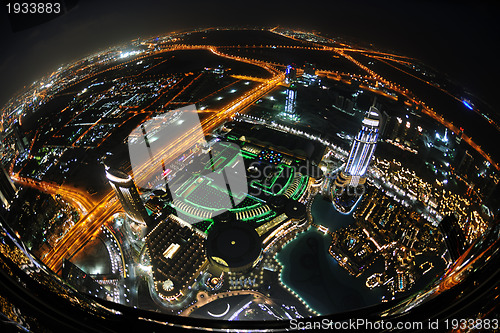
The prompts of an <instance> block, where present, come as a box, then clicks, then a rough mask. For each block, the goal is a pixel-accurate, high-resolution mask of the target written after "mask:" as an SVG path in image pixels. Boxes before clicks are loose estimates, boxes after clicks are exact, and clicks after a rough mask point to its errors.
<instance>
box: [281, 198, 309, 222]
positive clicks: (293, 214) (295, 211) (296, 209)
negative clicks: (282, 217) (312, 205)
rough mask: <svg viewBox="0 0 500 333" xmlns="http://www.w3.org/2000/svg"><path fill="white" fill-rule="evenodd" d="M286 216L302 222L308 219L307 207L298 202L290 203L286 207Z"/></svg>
mask: <svg viewBox="0 0 500 333" xmlns="http://www.w3.org/2000/svg"><path fill="white" fill-rule="evenodd" d="M285 214H286V216H288V217H289V218H291V219H296V220H301V219H303V218H305V217H306V206H305V205H304V204H303V203H300V202H298V201H290V202H289V203H288V204H287V205H286V206H285Z"/></svg>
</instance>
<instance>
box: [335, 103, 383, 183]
mask: <svg viewBox="0 0 500 333" xmlns="http://www.w3.org/2000/svg"><path fill="white" fill-rule="evenodd" d="M379 125H380V114H379V112H378V110H377V108H375V107H374V106H371V107H370V110H368V112H367V113H366V115H365V118H364V119H363V122H362V127H361V131H360V132H359V133H358V135H357V136H356V138H355V139H354V142H353V144H352V147H351V151H350V153H349V157H348V159H347V163H346V166H345V168H344V170H343V171H342V172H341V173H340V174H339V176H338V177H337V179H336V180H335V185H337V186H341V187H345V186H352V187H356V186H358V185H360V184H364V182H365V181H366V177H365V173H366V170H367V169H368V165H369V164H370V161H371V159H372V157H373V152H374V151H375V146H376V144H377V138H378V132H379Z"/></svg>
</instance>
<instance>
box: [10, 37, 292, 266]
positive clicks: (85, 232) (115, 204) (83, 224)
mask: <svg viewBox="0 0 500 333" xmlns="http://www.w3.org/2000/svg"><path fill="white" fill-rule="evenodd" d="M193 48H194V49H199V48H206V49H209V50H210V51H211V52H213V53H214V54H216V55H218V56H221V57H225V58H230V59H233V60H237V61H242V62H246V63H249V64H253V65H256V66H260V67H262V68H264V69H266V70H267V71H268V72H269V73H271V74H272V77H271V78H270V79H267V80H265V81H264V82H263V83H262V84H260V85H258V86H257V87H255V88H254V89H252V90H250V91H249V92H247V93H246V94H244V95H242V96H239V97H237V98H236V99H234V100H233V101H231V102H230V103H228V104H227V105H225V106H224V107H222V108H221V109H219V110H212V111H213V112H212V114H210V115H209V116H208V117H206V118H205V119H204V120H203V121H202V122H201V125H202V128H203V130H204V132H206V133H209V132H211V131H212V130H213V129H214V128H216V127H217V126H219V125H220V124H221V123H222V122H223V121H225V120H226V119H228V118H230V117H232V116H233V115H234V114H235V113H236V112H242V111H243V110H244V109H245V108H246V107H247V106H249V105H250V104H252V103H254V102H255V101H256V100H258V99H260V98H262V96H264V95H266V94H267V93H269V92H270V91H271V90H272V89H274V88H275V87H277V86H278V85H279V84H280V83H281V82H282V81H283V80H284V78H285V76H284V73H282V72H280V71H278V70H277V69H276V68H274V67H273V66H272V65H269V64H267V63H264V62H261V61H253V60H246V59H242V58H239V57H236V56H231V55H227V54H224V53H221V52H219V51H218V50H217V49H216V48H215V47H207V46H203V47H199V46H194V47H193ZM173 49H175V50H177V49H189V47H188V46H180V47H175V48H171V49H168V50H162V52H168V51H171V50H173ZM135 60H137V58H136V59H135ZM108 70H110V69H108ZM106 71H107V70H106ZM195 79H196V78H195ZM193 81H194V80H193ZM193 81H192V82H193ZM192 82H191V83H192ZM191 83H190V84H191ZM178 95H179V94H178ZM172 100H173V99H172ZM153 103H154V101H153ZM153 103H151V104H150V105H152V104H153ZM197 130H198V129H197V128H192V129H190V130H188V131H186V132H185V133H184V134H183V135H181V136H180V137H178V138H177V139H176V140H175V141H174V142H173V143H172V144H171V145H169V146H168V147H165V148H164V149H163V150H161V151H159V152H158V153H157V154H156V156H154V157H153V158H152V159H151V160H152V161H154V162H155V163H151V161H149V162H150V163H146V164H145V165H142V166H141V167H140V168H139V169H138V172H136V174H135V175H134V176H135V181H136V182H140V181H141V180H143V179H147V178H148V177H149V176H151V174H153V173H155V172H157V168H156V166H157V164H156V163H159V162H161V161H163V163H165V164H168V163H170V162H171V161H172V160H173V159H174V158H175V157H177V156H179V155H180V154H181V153H183V152H184V151H186V150H187V149H189V148H191V147H192V146H193V145H194V144H195V143H196V141H197V140H199V138H197V137H196V136H194V135H193V134H194V133H196V131H197ZM15 180H16V181H19V182H20V183H22V184H25V185H29V186H32V187H35V188H37V189H39V190H41V191H44V192H48V193H54V194H55V193H58V194H60V195H61V197H62V198H64V199H65V200H67V201H68V202H70V203H71V204H73V205H74V206H75V207H77V209H78V211H79V213H80V214H81V216H82V217H81V219H80V220H79V221H78V223H76V224H75V225H74V226H73V227H72V228H71V229H70V230H69V231H68V232H67V233H66V234H65V235H64V236H63V238H62V239H61V240H60V241H59V242H58V243H57V244H56V245H55V246H54V248H52V249H51V250H50V251H48V252H47V253H44V254H42V255H41V259H42V261H43V262H44V263H45V264H46V265H47V266H48V267H49V268H50V269H52V270H53V271H54V272H56V273H60V270H61V267H62V260H63V259H64V258H71V257H72V256H73V255H74V254H75V253H77V252H78V251H79V250H80V249H81V248H82V246H84V245H85V244H86V243H87V242H88V241H90V240H91V239H92V238H93V237H95V236H96V235H97V234H98V233H99V231H100V228H101V226H102V225H103V224H104V223H105V222H106V221H107V220H108V219H110V218H111V217H112V216H113V215H114V214H115V213H117V212H120V211H122V207H121V204H120V202H119V201H118V200H117V198H116V197H115V194H114V192H112V191H110V192H109V193H107V194H106V195H105V196H104V197H103V199H101V200H100V201H99V202H97V203H95V202H93V201H92V200H91V199H90V198H89V197H88V195H87V194H86V193H85V192H83V191H77V190H74V189H69V188H64V187H59V186H57V185H55V184H50V183H47V182H34V181H31V180H29V179H21V178H19V177H17V178H16V179H15Z"/></svg>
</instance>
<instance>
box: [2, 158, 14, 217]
mask: <svg viewBox="0 0 500 333" xmlns="http://www.w3.org/2000/svg"><path fill="white" fill-rule="evenodd" d="M16 191H17V190H16V187H15V186H14V184H13V183H12V180H10V177H9V175H8V174H7V171H5V169H4V168H3V167H2V166H0V205H2V206H3V207H4V208H6V209H8V208H9V207H10V203H11V202H12V199H14V196H15V195H16Z"/></svg>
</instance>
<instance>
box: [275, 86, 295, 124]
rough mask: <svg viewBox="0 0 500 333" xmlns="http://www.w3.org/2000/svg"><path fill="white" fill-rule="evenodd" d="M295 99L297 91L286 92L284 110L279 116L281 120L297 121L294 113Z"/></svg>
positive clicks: (288, 90) (289, 90)
mask: <svg viewBox="0 0 500 333" xmlns="http://www.w3.org/2000/svg"><path fill="white" fill-rule="evenodd" d="M296 98H297V91H296V90H295V89H287V90H286V100H285V110H283V112H281V113H280V114H279V116H281V117H282V118H285V119H287V120H295V121H296V120H298V118H297V114H296V113H295V106H296V104H297V102H296Z"/></svg>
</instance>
